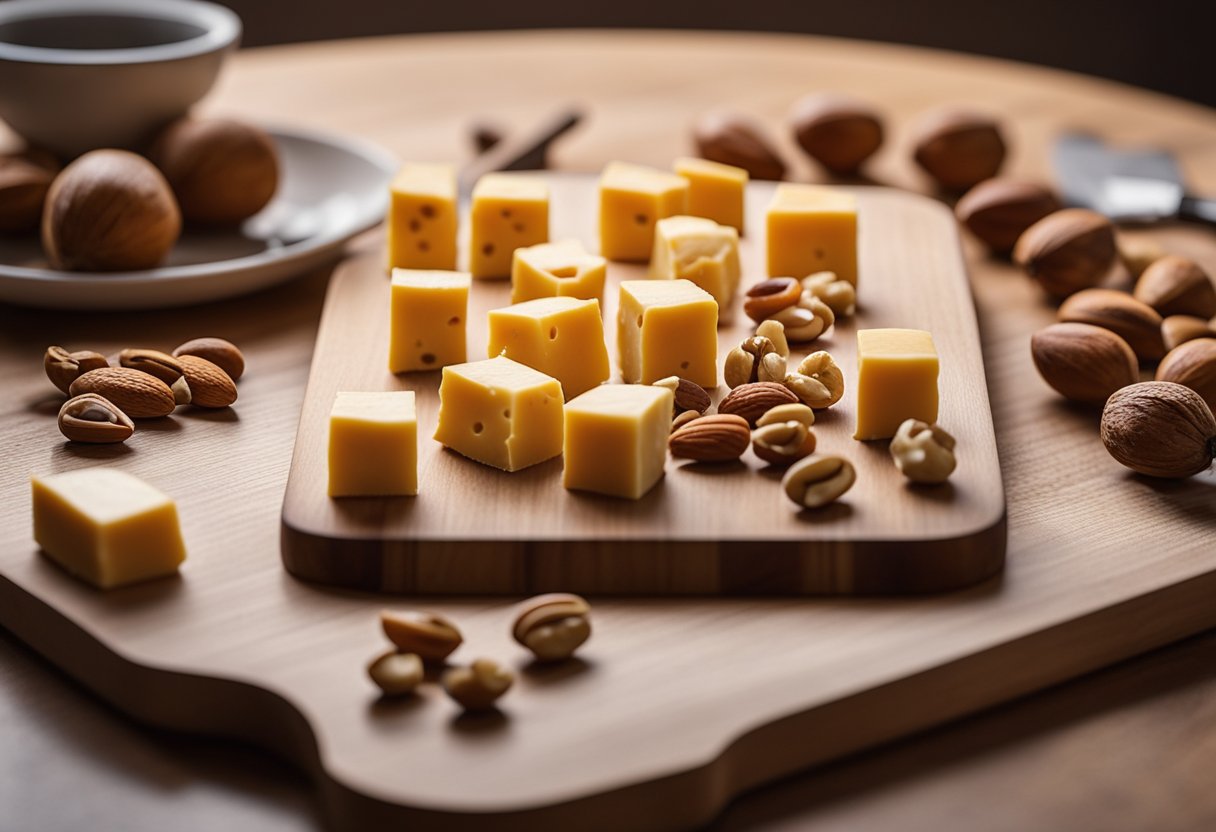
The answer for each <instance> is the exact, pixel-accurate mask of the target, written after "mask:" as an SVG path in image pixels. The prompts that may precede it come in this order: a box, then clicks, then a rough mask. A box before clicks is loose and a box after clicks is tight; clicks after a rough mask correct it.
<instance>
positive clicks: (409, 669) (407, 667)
mask: <svg viewBox="0 0 1216 832" xmlns="http://www.w3.org/2000/svg"><path fill="white" fill-rule="evenodd" d="M367 675H368V676H370V677H371V679H372V681H373V682H375V683H376V687H378V688H380V690H381V691H382V692H383V693H384V695H385V696H407V695H408V694H411V693H413V692H414V690H415V689H416V688H417V687H418V686H419V685H420V684H422V680H423V679H424V678H425V677H426V669H425V668H424V667H423V666H422V659H421V658H419V657H418V656H417V655H415V654H414V653H400V652H398V651H396V650H390V651H388V652H387V653H383V654H381V655H379V656H377V657H376V658H375V659H373V660H372V662H371V664H369V665H368V666H367Z"/></svg>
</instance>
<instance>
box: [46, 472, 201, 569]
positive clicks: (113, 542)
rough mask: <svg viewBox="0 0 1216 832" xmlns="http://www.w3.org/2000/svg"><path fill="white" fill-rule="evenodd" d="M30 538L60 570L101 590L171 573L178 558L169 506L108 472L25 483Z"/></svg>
mask: <svg viewBox="0 0 1216 832" xmlns="http://www.w3.org/2000/svg"><path fill="white" fill-rule="evenodd" d="M31 484H32V487H33V498H34V540H35V541H37V543H38V545H39V546H41V547H42V551H43V552H44V553H45V554H46V555H47V556H48V557H49V558H50V559H51V560H53V561H55V562H56V563H58V564H59V565H60V566H62V567H63V568H64V569H66V570H67V571H68V572H71V573H72V574H73V575H75V576H77V577H78V578H81V579H83V580H85V581H88V582H89V583H91V584H93V585H94V586H97V587H100V588H102V589H110V588H112V587H117V586H122V585H124V584H131V583H135V582H137V581H144V580H147V579H149V578H159V577H161V576H163V575H172V574H173V573H174V572H176V571H177V567H178V566H179V565H180V564H181V562H182V561H184V560H185V559H186V547H185V545H184V544H183V543H182V533H181V528H180V526H179V525H178V520H177V506H175V505H174V504H173V501H172V500H170V499H169V498H168V497H166V496H165V495H164V494H162V493H161V492H160V491H158V490H156V489H155V488H153V487H152V486H151V485H148V483H146V482H144V481H143V480H141V479H139V478H138V477H135V476H132V475H131V474H128V473H126V472H125V471H119V470H117V469H115V468H84V469H81V470H77V471H65V472H64V473H61V474H51V475H50V476H47V477H34V478H33V480H32V483H31Z"/></svg>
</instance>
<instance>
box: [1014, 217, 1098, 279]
mask: <svg viewBox="0 0 1216 832" xmlns="http://www.w3.org/2000/svg"><path fill="white" fill-rule="evenodd" d="M1117 254H1118V249H1117V248H1116V247H1115V226H1114V225H1113V224H1112V223H1111V221H1110V220H1108V219H1107V218H1106V217H1104V216H1102V215H1101V214H1099V213H1097V212H1096V211H1089V210H1087V209H1085V208H1065V209H1064V210H1063V211H1056V212H1055V213H1054V214H1048V215H1047V216H1045V217H1043V219H1041V220H1039V221H1038V222H1036V223H1035V224H1034V225H1032V226H1030V227H1029V228H1027V229H1026V230H1025V231H1024V232H1022V236H1020V237H1018V241H1017V243H1015V244H1014V247H1013V259H1014V261H1015V262H1016V263H1017V264H1018V265H1019V266H1021V267H1022V268H1023V269H1025V271H1026V273H1027V274H1028V275H1030V276H1031V277H1033V278H1034V279H1035V280H1037V281H1038V282H1039V285H1041V286H1042V287H1043V288H1044V289H1045V290H1046V291H1047V293H1048V294H1049V295H1051V296H1053V297H1057V298H1063V297H1067V296H1069V295H1071V294H1073V293H1074V292H1078V291H1080V290H1082V289H1088V288H1091V287H1093V286H1097V285H1098V284H1099V283H1101V282H1102V279H1103V278H1104V277H1106V274H1107V272H1109V271H1110V269H1111V267H1112V266H1113V265H1114V264H1115V258H1116V256H1117Z"/></svg>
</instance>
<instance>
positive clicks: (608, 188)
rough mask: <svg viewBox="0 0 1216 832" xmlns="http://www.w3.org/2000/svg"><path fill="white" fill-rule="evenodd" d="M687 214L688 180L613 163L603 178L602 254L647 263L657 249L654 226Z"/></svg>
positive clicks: (601, 180) (614, 258) (605, 171)
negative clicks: (647, 259)
mask: <svg viewBox="0 0 1216 832" xmlns="http://www.w3.org/2000/svg"><path fill="white" fill-rule="evenodd" d="M687 213H688V180H686V179H684V177H682V176H676V175H675V174H674V173H667V172H666V171H662V170H655V169H654V168H647V167H642V166H641V165H630V164H626V163H624V162H611V163H609V165H608V166H607V167H605V168H604V172H603V174H601V176H600V254H602V255H604V256H605V257H607V258H608V259H609V260H635V261H640V262H645V261H646V258H647V257H649V256H650V252H651V251H652V250H653V249H654V224H655V223H656V222H658V221H659V220H661V219H663V217H673V216H675V215H676V214H687Z"/></svg>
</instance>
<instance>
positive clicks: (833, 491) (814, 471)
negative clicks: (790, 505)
mask: <svg viewBox="0 0 1216 832" xmlns="http://www.w3.org/2000/svg"><path fill="white" fill-rule="evenodd" d="M856 481H857V472H856V470H854V468H853V463H851V462H849V461H848V460H847V459H844V458H843V457H839V456H818V457H816V456H811V457H807V458H806V459H804V460H802V461H801V462H798V463H796V464H795V465H794V466H793V467H791V468H790V469H789V470H788V471H786V472H785V476H784V477H782V478H781V487H782V488H783V489H784V490H785V496H787V497H789V498H790V500H792V501H793V502H794V504H795V505H798V506H802V507H804V508H821V507H823V506H826V505H828V504H829V503H833V502H835V501H836V500H838V499H840V497H841V496H843V495H844V493H845V492H846V491H848V490H849V489H850V488H852V487H853V483H854V482H856Z"/></svg>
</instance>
